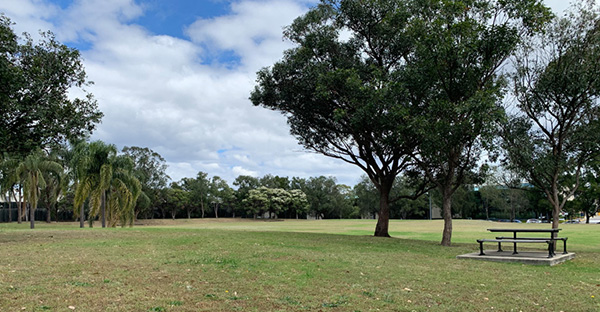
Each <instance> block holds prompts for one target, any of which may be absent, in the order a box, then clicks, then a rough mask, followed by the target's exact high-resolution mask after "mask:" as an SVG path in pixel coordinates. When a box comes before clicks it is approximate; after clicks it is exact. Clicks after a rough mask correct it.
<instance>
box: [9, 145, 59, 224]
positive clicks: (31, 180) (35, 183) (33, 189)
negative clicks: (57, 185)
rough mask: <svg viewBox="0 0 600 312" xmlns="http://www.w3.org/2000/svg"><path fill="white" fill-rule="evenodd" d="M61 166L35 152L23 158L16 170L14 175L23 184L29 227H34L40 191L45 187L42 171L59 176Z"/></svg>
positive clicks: (40, 152) (42, 154)
mask: <svg viewBox="0 0 600 312" xmlns="http://www.w3.org/2000/svg"><path fill="white" fill-rule="evenodd" d="M62 170H63V169H62V166H61V165H60V164H58V163H57V162H54V161H51V160H48V159H47V158H46V155H45V154H44V152H43V151H41V150H37V151H35V152H34V153H32V154H30V155H28V156H27V157H25V159H24V160H23V161H22V162H21V163H20V164H19V166H18V167H17V170H16V175H17V176H18V177H19V178H20V180H21V183H22V184H23V190H24V195H25V200H27V202H28V203H29V205H30V206H29V222H30V227H31V228H32V229H33V228H34V227H35V210H36V209H37V204H38V201H39V198H40V193H41V189H43V188H44V187H46V181H45V180H44V175H43V172H44V171H53V172H55V173H56V174H60V173H61V171H62Z"/></svg>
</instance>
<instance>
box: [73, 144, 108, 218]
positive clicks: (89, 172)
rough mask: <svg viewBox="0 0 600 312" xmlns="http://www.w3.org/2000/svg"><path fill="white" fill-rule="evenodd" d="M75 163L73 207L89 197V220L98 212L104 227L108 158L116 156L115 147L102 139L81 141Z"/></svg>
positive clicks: (80, 204)
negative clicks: (76, 171) (75, 179)
mask: <svg viewBox="0 0 600 312" xmlns="http://www.w3.org/2000/svg"><path fill="white" fill-rule="evenodd" d="M77 150H78V152H77V156H76V164H77V168H78V169H77V170H78V171H79V173H78V175H79V176H80V181H79V183H78V184H77V189H76V190H75V202H74V208H75V209H76V210H77V209H78V208H79V207H81V206H82V205H83V204H84V201H85V200H86V199H89V204H90V211H89V222H90V226H93V222H94V218H96V217H97V216H98V214H100V219H101V222H102V227H106V191H107V190H108V188H109V187H110V181H111V178H112V166H111V164H110V158H111V157H113V156H116V154H117V148H116V146H114V145H113V144H106V143H104V142H102V141H94V142H91V143H86V142H82V143H80V144H79V145H78V147H77Z"/></svg>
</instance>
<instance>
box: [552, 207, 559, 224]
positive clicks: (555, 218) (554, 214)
mask: <svg viewBox="0 0 600 312" xmlns="http://www.w3.org/2000/svg"><path fill="white" fill-rule="evenodd" d="M559 218H560V207H559V206H558V205H555V206H554V207H553V208H552V228H553V229H558V219H559Z"/></svg>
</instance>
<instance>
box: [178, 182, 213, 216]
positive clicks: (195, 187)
mask: <svg viewBox="0 0 600 312" xmlns="http://www.w3.org/2000/svg"><path fill="white" fill-rule="evenodd" d="M180 185H181V187H182V188H183V189H184V190H186V191H188V192H190V205H191V206H198V207H200V211H201V213H202V214H201V217H202V218H204V214H205V210H206V207H207V206H208V203H209V199H210V191H211V189H210V180H209V179H208V174H207V173H205V172H198V174H197V175H196V178H183V179H182V180H181V182H180Z"/></svg>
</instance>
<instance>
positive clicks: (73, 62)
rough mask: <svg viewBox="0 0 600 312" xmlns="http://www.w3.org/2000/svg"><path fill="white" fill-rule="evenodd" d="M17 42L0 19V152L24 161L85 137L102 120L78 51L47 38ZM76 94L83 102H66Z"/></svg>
mask: <svg viewBox="0 0 600 312" xmlns="http://www.w3.org/2000/svg"><path fill="white" fill-rule="evenodd" d="M41 38H42V39H41V41H39V42H34V41H33V39H32V38H31V37H30V36H29V35H27V34H25V35H24V38H21V39H20V38H18V37H17V36H16V35H15V34H14V32H13V30H12V28H11V22H10V20H9V19H8V18H7V17H5V16H4V15H0V151H2V152H8V153H11V154H12V153H16V154H20V155H22V156H25V155H28V154H29V153H30V152H31V151H33V150H34V149H36V148H41V147H47V146H48V145H51V144H54V143H61V142H64V141H65V140H68V139H74V138H80V137H82V136H85V135H88V134H90V133H91V132H92V131H93V130H94V129H95V127H96V123H98V122H99V121H100V119H101V117H102V113H101V112H100V111H99V110H98V105H97V103H96V101H95V100H94V98H93V96H92V95H91V94H90V93H88V92H87V91H85V89H84V87H86V86H88V85H89V84H90V82H89V81H87V77H86V74H85V71H84V68H83V64H82V61H81V56H80V54H79V51H77V50H75V49H72V48H69V47H67V46H65V45H63V44H61V43H59V42H58V41H57V40H56V38H55V37H54V35H53V34H52V33H49V32H47V33H42V34H41ZM72 88H77V89H79V90H80V91H81V92H82V93H83V94H84V97H82V98H72V97H69V90H71V89H72Z"/></svg>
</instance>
